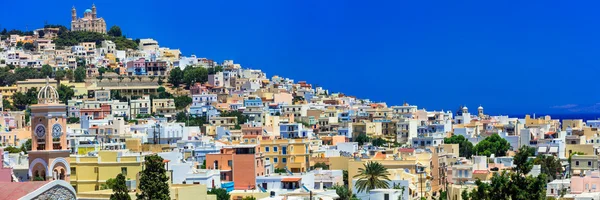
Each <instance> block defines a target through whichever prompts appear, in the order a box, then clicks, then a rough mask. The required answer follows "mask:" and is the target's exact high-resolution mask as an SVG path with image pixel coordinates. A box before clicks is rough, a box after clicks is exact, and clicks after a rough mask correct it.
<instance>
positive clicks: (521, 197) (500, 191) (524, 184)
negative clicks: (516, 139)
mask: <svg viewBox="0 0 600 200" xmlns="http://www.w3.org/2000/svg"><path fill="white" fill-rule="evenodd" d="M533 153H535V149H533V150H532V148H531V147H527V146H523V147H521V148H519V151H518V152H517V154H516V155H515V157H514V162H515V165H517V167H516V168H515V171H514V172H508V171H503V172H502V173H494V175H493V176H492V180H491V181H490V183H485V182H482V181H480V180H479V179H478V180H477V181H475V184H476V185H477V188H475V189H473V190H471V191H464V192H463V194H462V197H463V199H466V200H476V199H477V200H479V199H483V200H497V199H513V200H533V199H536V200H538V199H539V200H541V199H545V197H546V183H547V182H546V181H547V176H548V174H547V173H546V172H549V171H546V172H542V173H540V174H539V175H538V176H537V177H533V176H531V175H527V173H529V171H531V168H532V167H533V162H535V161H534V160H530V159H528V157H529V156H531V155H533ZM542 168H544V167H542ZM550 173H553V172H550Z"/></svg>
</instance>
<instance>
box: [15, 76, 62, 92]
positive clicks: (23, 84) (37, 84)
mask: <svg viewBox="0 0 600 200" xmlns="http://www.w3.org/2000/svg"><path fill="white" fill-rule="evenodd" d="M48 82H49V83H50V84H51V85H56V80H54V79H50V80H48ZM16 85H17V92H21V93H25V92H27V90H29V89H31V88H37V89H40V88H42V87H44V86H46V79H45V78H43V79H27V80H24V81H17V84H16Z"/></svg>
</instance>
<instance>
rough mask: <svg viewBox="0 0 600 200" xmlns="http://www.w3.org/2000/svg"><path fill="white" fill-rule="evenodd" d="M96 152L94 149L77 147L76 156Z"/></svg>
mask: <svg viewBox="0 0 600 200" xmlns="http://www.w3.org/2000/svg"><path fill="white" fill-rule="evenodd" d="M92 151H96V147H78V148H77V155H87V154H88V152H92Z"/></svg>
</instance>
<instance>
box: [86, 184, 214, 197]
mask: <svg viewBox="0 0 600 200" xmlns="http://www.w3.org/2000/svg"><path fill="white" fill-rule="evenodd" d="M169 186H170V191H169V195H170V196H171V198H170V199H171V200H217V196H216V195H214V194H207V188H206V185H202V184H177V185H169ZM111 194H113V191H112V190H98V191H89V192H79V193H77V198H80V199H110V195H111ZM135 194H136V193H135V192H129V197H131V199H132V200H135V199H137V198H136V196H135Z"/></svg>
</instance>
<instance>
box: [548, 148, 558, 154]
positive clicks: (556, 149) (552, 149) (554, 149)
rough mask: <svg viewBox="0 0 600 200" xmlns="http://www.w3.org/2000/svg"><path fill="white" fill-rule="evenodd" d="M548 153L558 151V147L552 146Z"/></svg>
mask: <svg viewBox="0 0 600 200" xmlns="http://www.w3.org/2000/svg"><path fill="white" fill-rule="evenodd" d="M548 153H558V147H550V151H548Z"/></svg>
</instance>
